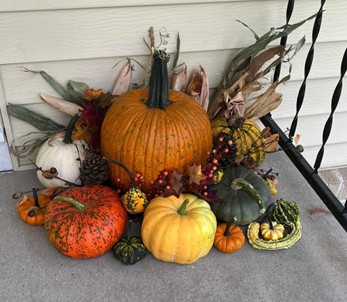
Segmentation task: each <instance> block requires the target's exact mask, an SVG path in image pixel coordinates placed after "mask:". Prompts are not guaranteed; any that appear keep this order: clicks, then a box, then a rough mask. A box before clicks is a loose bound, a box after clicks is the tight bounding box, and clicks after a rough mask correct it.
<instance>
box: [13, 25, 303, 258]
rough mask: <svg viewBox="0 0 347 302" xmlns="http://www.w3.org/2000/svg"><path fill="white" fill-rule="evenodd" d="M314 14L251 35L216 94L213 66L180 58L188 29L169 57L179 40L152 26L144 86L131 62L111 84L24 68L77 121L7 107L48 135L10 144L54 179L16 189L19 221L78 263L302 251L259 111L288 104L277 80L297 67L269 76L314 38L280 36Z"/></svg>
mask: <svg viewBox="0 0 347 302" xmlns="http://www.w3.org/2000/svg"><path fill="white" fill-rule="evenodd" d="M305 21H306V20H304V21H302V22H299V23H296V24H292V25H290V24H287V25H286V26H285V27H280V28H277V29H276V30H273V29H272V30H270V31H269V32H267V33H265V34H264V35H263V36H257V35H256V34H255V32H254V31H252V32H253V34H254V36H255V39H256V41H255V43H254V44H252V45H250V46H248V47H246V48H244V49H242V50H240V51H239V53H237V54H236V55H235V56H234V57H233V58H231V60H230V63H229V65H228V66H227V67H226V69H225V70H224V71H222V72H223V79H222V80H221V83H220V85H219V86H218V87H217V89H215V92H214V93H211V91H213V90H211V89H210V88H215V87H209V79H208V70H206V69H204V68H203V66H198V67H197V68H195V69H194V68H192V72H191V74H190V75H189V74H188V72H187V70H188V68H187V65H186V64H185V63H180V64H179V62H178V61H179V54H180V38H179V36H178V38H177V41H176V44H177V49H176V52H175V53H174V54H169V53H168V52H167V50H166V49H165V45H166V44H167V43H163V41H164V42H165V39H168V38H169V36H168V35H167V34H165V35H164V34H162V33H160V39H161V43H160V44H159V45H156V43H155V32H154V29H153V28H152V27H151V28H150V30H149V41H150V42H149V43H147V46H148V48H149V49H150V55H149V56H148V62H149V64H148V65H150V66H151V68H150V70H149V72H148V74H147V75H148V78H147V75H146V78H145V79H144V81H143V82H144V83H145V84H144V85H142V87H133V86H132V85H131V79H132V73H133V71H134V66H133V63H134V62H135V61H134V60H133V59H131V58H129V59H127V60H126V63H125V65H124V66H123V67H122V68H121V69H120V72H119V75H118V78H117V79H116V82H115V85H114V87H113V88H111V89H110V91H108V92H105V91H102V90H101V89H98V88H97V87H95V88H91V87H89V86H88V85H87V84H85V83H81V82H78V81H73V80H70V81H68V82H67V84H66V85H62V84H61V83H59V82H58V81H57V80H56V79H55V78H54V77H53V76H51V75H50V74H48V73H47V72H45V71H42V70H31V69H28V68H26V67H22V70H23V71H24V72H29V73H34V74H38V75H39V76H40V77H42V78H43V79H44V80H46V81H47V82H48V83H49V84H50V85H51V86H52V87H53V88H54V90H55V91H56V92H57V94H58V95H59V96H51V95H47V94H43V93H41V94H40V98H41V100H42V101H43V102H45V103H47V104H49V105H50V106H52V107H53V108H55V109H56V110H59V111H60V112H62V113H63V114H65V115H66V116H67V117H68V119H69V120H70V122H69V123H68V124H67V125H61V124H59V123H57V122H55V121H54V120H52V119H50V118H48V117H45V116H44V115H42V114H41V113H39V112H35V111H32V110H30V109H28V108H26V107H25V106H19V105H15V104H8V113H9V115H10V116H12V117H13V118H18V119H21V120H23V121H25V122H27V123H29V124H30V125H31V126H33V127H34V128H36V129H37V133H41V135H39V136H38V135H36V136H35V137H34V138H32V139H30V134H31V133H29V134H28V136H29V137H28V141H27V142H26V143H24V144H23V146H22V147H21V148H19V147H17V148H13V149H12V150H11V151H12V153H13V154H15V155H16V156H18V157H28V156H31V161H32V163H33V166H34V167H35V169H36V172H37V177H38V179H39V181H40V182H41V184H42V186H43V188H35V189H32V190H31V191H29V192H26V193H17V194H15V195H14V198H16V199H19V201H18V202H17V212H18V215H19V217H20V219H21V220H23V221H24V222H26V223H27V224H30V225H35V226H36V225H37V226H39V225H44V227H45V230H46V233H47V237H48V241H49V242H50V243H51V244H52V246H54V247H55V248H56V249H57V250H58V251H59V252H60V253H61V254H63V255H66V256H68V257H70V258H73V259H88V258H93V257H97V256H101V255H103V254H105V253H107V252H109V251H112V253H113V255H114V256H115V258H116V259H118V260H120V261H121V262H122V263H124V264H135V263H137V262H138V261H140V260H142V259H144V257H145V256H146V255H147V254H149V253H150V254H151V255H152V256H153V257H154V258H156V259H158V260H161V261H164V262H173V263H177V264H192V263H194V262H196V261H198V260H199V259H201V258H203V257H205V256H207V255H208V253H209V252H210V251H211V249H212V248H213V246H214V247H215V248H216V249H217V250H219V251H221V252H223V253H224V254H225V255H229V256H230V257H232V255H230V254H232V253H233V252H235V251H238V250H241V249H243V248H244V246H245V242H247V239H248V242H249V243H250V245H248V247H254V248H255V249H260V250H280V249H286V248H289V247H292V246H293V245H294V244H295V243H296V242H297V241H298V240H299V239H300V238H301V235H302V227H301V221H300V215H299V214H300V213H299V208H298V203H297V202H295V201H288V200H285V199H281V198H278V200H277V201H276V202H272V198H274V196H276V195H279V194H280V192H278V191H277V188H276V184H277V182H278V179H279V175H278V173H277V172H276V171H273V170H272V168H271V167H270V168H266V167H265V165H264V163H265V162H264V159H265V158H266V157H267V156H268V154H270V153H272V152H277V151H279V148H278V145H277V143H278V140H279V137H278V134H277V133H274V132H273V131H272V130H271V129H270V128H266V127H265V128H264V127H262V126H261V125H260V124H259V122H258V119H259V118H260V117H262V116H264V115H266V114H268V113H269V112H270V111H273V110H275V109H276V108H277V107H278V106H279V105H280V104H281V99H282V96H281V94H280V93H278V92H277V91H276V88H277V87H278V86H279V85H280V84H283V83H285V82H286V81H287V80H289V78H290V75H286V76H284V77H283V78H282V79H280V80H278V81H275V82H274V83H272V84H269V85H267V87H263V84H262V81H261V80H262V79H263V78H264V77H265V76H266V75H268V74H269V73H270V72H271V71H273V69H274V68H275V67H276V66H277V65H278V64H281V63H284V62H288V61H290V59H291V58H292V57H293V56H294V55H295V53H296V52H297V51H298V50H299V49H300V47H301V46H302V45H303V43H304V39H302V40H300V41H299V42H298V44H297V45H296V47H290V46H289V47H287V46H282V45H280V46H273V44H270V43H271V42H273V41H274V40H276V39H279V38H281V37H284V36H286V35H288V34H290V33H291V32H292V31H293V30H295V29H296V28H297V27H299V26H300V25H302V24H303V23H304V22H305ZM37 133H36V134H37ZM33 157H35V159H34V160H33V159H32V158H33ZM127 222H131V223H132V224H133V225H137V226H138V230H139V232H138V234H137V235H134V234H128V232H127V231H125V229H126V224H127ZM221 255H223V254H221ZM245 256H246V252H245ZM145 260H146V259H145Z"/></svg>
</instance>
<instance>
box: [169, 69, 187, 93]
mask: <svg viewBox="0 0 347 302" xmlns="http://www.w3.org/2000/svg"><path fill="white" fill-rule="evenodd" d="M187 85H188V73H187V65H186V64H185V63H182V64H180V65H178V66H176V67H175V68H174V69H173V70H172V76H171V81H170V88H171V89H172V90H175V91H186V89H187Z"/></svg>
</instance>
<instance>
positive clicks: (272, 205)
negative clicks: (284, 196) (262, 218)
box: [266, 203, 275, 230]
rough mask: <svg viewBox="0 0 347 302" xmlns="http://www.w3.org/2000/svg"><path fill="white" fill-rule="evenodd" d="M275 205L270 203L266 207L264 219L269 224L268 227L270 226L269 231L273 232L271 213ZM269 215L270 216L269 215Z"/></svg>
mask: <svg viewBox="0 0 347 302" xmlns="http://www.w3.org/2000/svg"><path fill="white" fill-rule="evenodd" d="M274 206H275V204H274V203H272V204H270V205H269V206H268V208H267V210H266V218H267V221H268V222H269V226H270V230H273V229H274V225H273V223H272V218H271V217H272V215H271V214H272V212H273V208H274ZM270 213H271V214H270Z"/></svg>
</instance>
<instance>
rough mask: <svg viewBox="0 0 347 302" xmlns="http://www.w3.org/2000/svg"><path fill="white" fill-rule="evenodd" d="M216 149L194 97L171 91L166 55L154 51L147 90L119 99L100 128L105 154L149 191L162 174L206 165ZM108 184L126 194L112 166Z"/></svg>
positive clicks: (119, 174) (125, 181)
mask: <svg viewBox="0 0 347 302" xmlns="http://www.w3.org/2000/svg"><path fill="white" fill-rule="evenodd" d="M211 147H212V134H211V124H210V121H209V119H208V116H207V114H206V112H205V111H204V109H203V108H202V107H201V106H200V105H199V104H198V103H197V102H196V101H195V100H194V99H192V98H191V97H189V96H187V95H186V94H184V93H182V92H178V91H172V90H169V86H168V72H167V55H166V54H165V53H164V52H162V51H158V50H156V51H155V53H154V56H153V65H152V71H151V78H150V82H149V89H136V90H132V91H129V92H128V93H125V94H124V95H121V96H119V97H118V98H117V99H116V100H115V102H114V103H113V104H112V106H111V107H110V109H109V110H108V111H107V114H106V116H105V119H104V121H103V124H102V128H101V153H102V155H103V156H105V157H108V158H112V159H114V160H116V161H119V162H122V163H123V164H124V165H125V166H127V167H128V168H129V170H130V171H131V172H132V173H133V174H135V173H136V172H140V173H142V175H143V182H144V186H143V187H142V189H143V190H144V191H145V192H147V191H148V190H149V188H150V186H151V184H150V182H151V181H153V180H155V179H156V178H157V176H158V174H159V172H160V171H162V170H165V169H166V170H174V169H177V170H178V171H180V172H181V173H183V172H184V171H185V169H187V168H188V167H189V166H190V165H192V164H193V163H194V162H197V163H203V162H205V161H206V158H207V153H208V151H210V150H211ZM109 171H110V180H111V182H112V183H113V184H116V183H117V179H118V180H119V179H120V183H118V184H121V185H123V187H124V189H128V188H129V186H130V182H129V180H128V176H127V174H126V172H125V171H123V169H122V168H120V167H117V166H114V165H110V167H109Z"/></svg>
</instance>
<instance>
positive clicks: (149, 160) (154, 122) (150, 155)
mask: <svg viewBox="0 0 347 302" xmlns="http://www.w3.org/2000/svg"><path fill="white" fill-rule="evenodd" d="M154 110H161V109H152V110H149V111H146V112H148V113H147V115H148V114H151V118H150V119H149V122H148V128H149V129H153V131H147V138H143V142H146V144H145V150H146V151H145V154H144V161H143V163H144V165H143V168H144V170H143V171H141V172H142V173H145V174H147V177H146V178H147V179H151V180H155V179H156V178H157V177H158V174H159V172H160V170H162V169H161V166H160V163H159V162H158V161H157V162H156V163H154V162H153V159H154V158H158V159H159V158H161V157H158V156H155V153H156V152H157V153H160V151H162V150H161V149H162V148H161V146H158V142H160V140H158V139H157V134H158V128H159V127H158V126H159V125H158V124H159V119H160V115H159V114H155V112H154ZM146 119H148V117H146ZM153 126H155V127H153ZM152 140H153V144H152V143H151V141H152ZM153 146H154V147H153ZM150 166H152V167H153V169H146V167H150ZM155 166H156V167H157V168H156V169H155ZM155 170H157V171H158V173H155V172H154V171H155ZM148 172H151V173H148ZM155 174H156V175H155Z"/></svg>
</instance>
